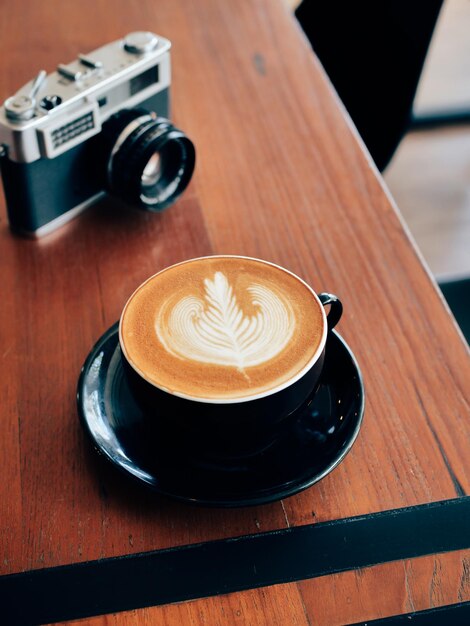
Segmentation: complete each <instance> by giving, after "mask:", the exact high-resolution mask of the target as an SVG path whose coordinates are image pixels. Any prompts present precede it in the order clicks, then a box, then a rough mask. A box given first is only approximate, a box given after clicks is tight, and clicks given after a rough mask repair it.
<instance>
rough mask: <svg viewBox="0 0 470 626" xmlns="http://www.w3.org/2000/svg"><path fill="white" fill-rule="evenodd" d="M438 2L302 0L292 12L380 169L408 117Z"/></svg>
mask: <svg viewBox="0 0 470 626" xmlns="http://www.w3.org/2000/svg"><path fill="white" fill-rule="evenodd" d="M442 3H443V0H393V1H391V2H380V0H356V1H355V2H353V1H351V0H303V2H302V3H301V4H300V6H299V7H298V8H297V10H296V12H295V15H296V17H297V19H298V21H299V22H300V25H301V26H302V28H303V30H304V31H305V33H306V35H307V37H308V38H309V40H310V43H311V44H312V47H313V49H314V50H315V53H316V54H317V56H318V57H319V59H320V61H321V62H322V64H323V66H324V68H325V70H326V72H327V74H328V76H329V77H330V79H331V82H332V83H333V85H334V87H335V89H336V91H337V92H338V94H339V96H340V98H341V100H342V101H343V103H344V105H345V107H346V109H347V110H348V112H349V114H350V116H351V118H352V120H353V122H354V124H355V125H356V127H357V129H358V131H359V134H360V135H361V137H362V139H363V140H364V143H365V144H366V146H367V148H368V149H369V152H370V153H371V155H372V158H373V159H374V161H375V163H376V165H377V167H378V168H379V170H380V171H383V170H384V169H385V167H386V165H387V164H388V162H389V161H390V159H391V157H392V155H393V153H394V152H395V150H396V148H397V146H398V144H399V142H400V140H401V138H402V137H403V135H404V133H405V132H406V131H407V130H408V128H409V126H410V123H411V121H412V107H413V99H414V96H415V93H416V89H417V86H418V81H419V77H420V75H421V71H422V69H423V65H424V61H425V58H426V53H427V50H428V47H429V43H430V41H431V37H432V34H433V31H434V27H435V25H436V22H437V18H438V15H439V11H440V9H441V6H442Z"/></svg>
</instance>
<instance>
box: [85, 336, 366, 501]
mask: <svg viewBox="0 0 470 626" xmlns="http://www.w3.org/2000/svg"><path fill="white" fill-rule="evenodd" d="M77 402H78V412H79V415H80V419H81V422H82V425H83V427H84V429H85V431H86V432H87V434H88V436H89V437H90V439H91V442H92V444H93V446H94V448H95V449H96V450H97V451H98V452H99V453H100V454H101V455H102V456H104V457H105V458H106V459H108V460H109V461H111V463H112V464H113V465H114V466H115V467H117V468H118V469H120V470H121V471H123V472H125V473H126V474H127V475H128V476H130V477H132V478H133V479H135V480H137V481H138V482H139V483H141V484H142V485H145V486H147V487H149V488H151V489H153V490H154V491H156V492H158V493H160V494H163V495H166V496H169V497H172V498H176V499H177V500H181V501H185V502H191V503H194V504H202V505H207V506H222V507H235V506H248V505H258V504H263V503H267V502H272V501H275V500H279V499H281V498H285V497H288V496H291V495H294V494H295V493H298V492H299V491H302V490H303V489H306V488H307V487H310V486H311V485H313V484H314V483H316V482H318V481H319V480H321V479H322V478H323V477H324V476H326V475H327V474H328V473H329V472H331V471H332V470H333V469H334V468H335V467H336V466H337V465H338V464H339V463H340V462H341V461H342V460H343V459H344V457H345V456H346V454H347V453H348V452H349V450H350V449H351V447H352V445H353V443H354V441H355V439H356V437H357V435H358V433H359V429H360V427H361V423H362V418H363V414H364V386H363V382H362V377H361V373H360V370H359V367H358V365H357V362H356V359H355V358H354V355H353V353H352V352H351V350H350V348H349V347H348V345H347V344H346V343H345V342H344V340H343V339H342V338H341V337H340V335H339V334H338V333H336V332H335V331H331V332H330V333H329V335H328V339H327V345H326V358H325V363H324V367H323V371H322V374H321V378H320V382H319V385H318V386H317V387H316V391H315V392H314V393H312V395H311V396H310V397H309V398H308V399H307V400H306V401H305V403H304V404H303V405H302V406H301V407H300V408H299V409H297V411H296V414H295V416H294V418H293V419H290V420H289V424H290V426H289V427H288V428H287V429H286V430H285V432H284V433H283V436H282V437H281V438H279V439H278V440H277V441H276V442H275V443H274V444H273V445H271V446H269V447H268V448H266V449H265V450H262V451H260V452H259V453H257V454H253V455H251V456H247V457H244V458H241V459H226V460H224V459H220V460H218V459H214V460H210V459H206V458H204V457H203V456H200V455H199V454H198V450H197V449H196V447H195V449H193V450H188V449H185V448H180V447H178V446H177V445H174V446H172V445H171V443H170V442H169V441H168V439H167V438H165V437H161V436H159V434H158V432H159V431H158V430H154V431H153V432H152V433H150V432H149V429H148V423H149V421H148V420H145V419H144V415H143V413H142V411H141V409H140V408H139V407H138V406H137V404H136V403H135V401H134V399H133V397H132V394H131V392H130V390H129V387H128V385H127V382H126V379H125V377H124V372H123V368H122V362H121V354H120V347H119V339H118V324H115V325H114V326H112V327H111V328H110V329H109V330H108V331H107V332H106V333H105V334H104V335H103V336H102V337H101V338H100V339H99V341H98V342H97V343H96V345H95V346H94V347H93V349H92V350H91V352H90V354H89V356H88V358H87V360H86V362H85V364H84V366H83V368H82V372H81V375H80V379H79V382H78V390H77Z"/></svg>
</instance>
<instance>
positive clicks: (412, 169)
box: [284, 0, 470, 341]
mask: <svg viewBox="0 0 470 626" xmlns="http://www.w3.org/2000/svg"><path fill="white" fill-rule="evenodd" d="M284 1H285V2H286V5H287V7H288V9H289V10H291V11H293V12H295V15H296V17H297V19H298V20H299V23H300V25H301V27H302V28H303V30H304V31H305V33H306V35H307V37H308V38H309V39H310V43H311V44H312V47H313V48H314V49H315V51H316V53H317V55H318V56H319V58H320V60H321V62H322V64H323V66H324V68H325V70H326V71H327V73H328V75H329V77H330V79H331V81H332V82H333V84H334V86H335V88H336V90H337V91H338V94H339V96H340V97H341V99H342V100H343V103H344V104H345V106H346V108H347V109H348V111H349V113H350V115H351V117H352V119H353V121H354V123H355V124H356V126H357V128H358V130H359V132H360V134H361V135H362V137H363V139H364V141H365V143H366V145H367V147H368V148H369V150H370V152H371V154H372V157H373V159H374V160H375V162H376V164H377V166H378V168H379V169H380V170H381V171H382V174H383V176H384V179H385V182H386V184H387V186H388V187H389V189H390V192H391V194H392V196H393V197H394V199H395V201H396V204H397V206H398V208H399V209H400V211H401V213H402V215H403V218H404V220H405V222H406V223H407V225H408V227H409V229H410V231H411V234H412V236H413V237H414V239H415V241H416V243H417V245H418V248H419V249H420V251H421V253H422V255H423V257H424V259H425V261H426V263H427V265H428V266H429V268H430V270H431V272H432V274H433V275H434V276H435V278H436V279H437V281H438V283H439V285H440V287H441V290H442V292H443V294H444V296H445V297H446V299H447V301H448V303H449V305H450V307H451V309H452V311H453V313H454V315H455V317H456V319H457V321H458V323H459V325H460V326H461V329H462V330H463V332H464V334H465V336H466V338H467V341H469V340H470V0H395V1H394V2H393V3H381V2H372V0H358V1H357V2H354V3H350V2H342V1H341V0H333V1H325V0H303V2H299V1H296V0H284ZM387 5H388V6H387ZM352 33H354V35H353V34H352Z"/></svg>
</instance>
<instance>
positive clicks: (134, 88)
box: [130, 65, 158, 96]
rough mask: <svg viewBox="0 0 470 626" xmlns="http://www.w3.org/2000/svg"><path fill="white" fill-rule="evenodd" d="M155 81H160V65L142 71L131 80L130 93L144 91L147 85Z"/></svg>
mask: <svg viewBox="0 0 470 626" xmlns="http://www.w3.org/2000/svg"><path fill="white" fill-rule="evenodd" d="M154 83H158V65H155V67H151V68H150V69H149V70H146V71H145V72H142V74H139V75H138V76H136V77H135V78H132V79H131V81H130V95H131V96H133V95H134V94H136V93H139V91H143V90H144V89H145V88H146V87H150V85H153V84H154Z"/></svg>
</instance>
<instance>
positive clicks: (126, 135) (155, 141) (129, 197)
mask: <svg viewBox="0 0 470 626" xmlns="http://www.w3.org/2000/svg"><path fill="white" fill-rule="evenodd" d="M102 135H103V140H104V142H105V145H106V159H107V177H108V187H109V190H110V192H111V193H113V194H114V195H117V196H119V197H120V198H122V199H123V200H125V201H126V202H129V203H130V204H134V205H137V206H140V207H141V208H144V209H146V210H148V211H161V210H162V209H164V208H165V207H167V206H168V205H170V204H172V203H173V202H174V201H175V200H176V198H177V197H178V196H179V195H180V194H181V193H182V192H183V191H184V190H185V189H186V187H187V185H188V183H189V181H190V180H191V176H192V173H193V171H194V164H195V158H196V153H195V149H194V145H193V143H192V142H191V140H190V139H188V137H186V135H185V134H184V133H183V132H182V131H181V130H178V129H177V128H176V127H175V126H173V125H172V123H171V122H170V121H169V120H167V119H165V118H163V117H156V116H155V115H154V114H152V113H149V112H147V111H145V110H143V109H125V110H122V111H119V113H116V114H115V115H113V116H112V117H110V118H109V120H108V121H107V122H106V123H105V124H104V125H103V133H102Z"/></svg>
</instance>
